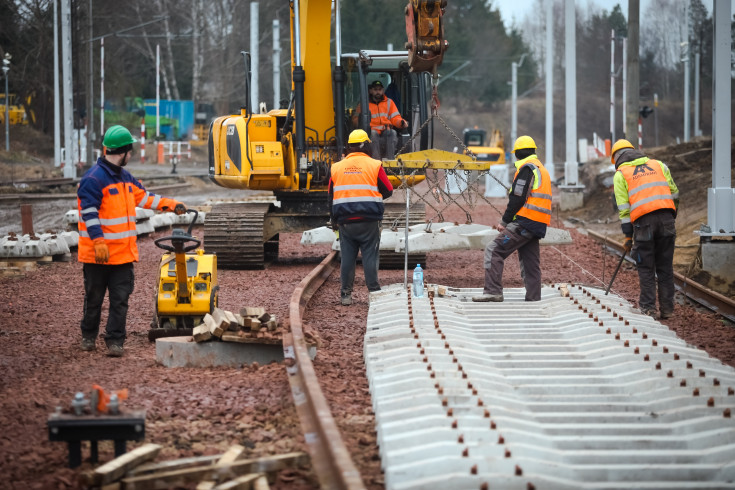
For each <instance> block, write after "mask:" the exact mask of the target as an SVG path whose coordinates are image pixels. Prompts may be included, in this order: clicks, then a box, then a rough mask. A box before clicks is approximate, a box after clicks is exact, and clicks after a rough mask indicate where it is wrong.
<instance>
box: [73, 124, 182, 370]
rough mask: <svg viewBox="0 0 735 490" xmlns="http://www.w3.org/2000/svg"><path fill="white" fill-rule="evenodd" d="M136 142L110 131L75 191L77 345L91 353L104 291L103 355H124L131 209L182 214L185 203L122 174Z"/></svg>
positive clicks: (132, 258) (134, 249)
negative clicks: (79, 271) (80, 289)
mask: <svg viewBox="0 0 735 490" xmlns="http://www.w3.org/2000/svg"><path fill="white" fill-rule="evenodd" d="M135 141H136V139H135V138H134V137H133V136H132V135H131V134H130V131H128V130H127V129H126V128H124V127H122V126H112V127H111V128H109V129H108V130H107V132H106V133H105V137H104V140H103V143H102V144H103V145H104V146H105V148H106V154H105V156H103V157H100V158H99V160H97V163H96V164H95V165H94V166H93V167H92V168H91V169H89V171H88V172H87V173H86V174H84V176H83V177H82V180H81V181H80V182H79V189H78V190H77V202H78V207H79V250H78V255H79V261H80V262H82V263H83V264H84V265H83V271H84V310H83V316H82V323H81V329H82V344H81V349H82V350H84V351H93V350H95V348H96V339H97V335H98V333H99V325H100V317H101V314H102V301H103V300H104V298H105V293H106V292H107V291H109V294H110V296H109V299H110V310H109V315H108V318H107V326H106V330H105V344H106V345H107V353H108V355H110V356H112V357H120V356H122V355H123V344H124V342H125V336H126V333H125V323H126V318H127V313H128V298H129V297H130V294H131V293H132V292H133V287H134V273H133V263H134V262H137V261H138V245H137V243H136V240H137V236H138V234H137V231H136V228H135V215H136V213H135V208H136V207H141V208H146V209H157V210H159V211H174V212H175V213H176V214H183V213H185V212H186V207H185V206H184V204H182V203H180V202H178V201H175V200H173V199H169V198H166V197H161V196H158V195H156V194H153V193H151V192H148V191H146V190H145V187H143V184H141V183H140V182H139V181H138V180H136V179H135V178H134V177H133V176H132V175H131V174H130V172H128V171H127V170H125V168H124V167H125V165H127V164H128V162H129V161H130V159H131V158H132V155H133V143H135Z"/></svg>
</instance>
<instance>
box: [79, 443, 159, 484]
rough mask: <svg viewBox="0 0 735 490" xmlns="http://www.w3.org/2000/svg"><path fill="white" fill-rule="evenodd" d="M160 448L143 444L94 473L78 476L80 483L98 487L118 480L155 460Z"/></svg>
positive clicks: (88, 472) (155, 445) (89, 472)
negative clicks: (132, 470) (147, 462)
mask: <svg viewBox="0 0 735 490" xmlns="http://www.w3.org/2000/svg"><path fill="white" fill-rule="evenodd" d="M161 447H162V446H160V445H158V444H144V445H143V446H140V447H138V448H135V449H133V450H132V451H130V452H127V453H125V454H123V455H122V456H118V457H117V458H115V459H113V460H112V461H109V462H107V463H105V464H103V465H102V466H100V467H99V468H96V469H95V470H94V471H87V472H85V473H82V474H81V475H80V476H79V479H80V482H82V483H84V484H85V485H87V486H95V487H98V486H101V485H106V484H108V483H112V482H114V481H116V480H119V479H120V478H122V477H123V476H125V474H126V473H127V472H128V471H130V470H131V469H132V468H135V467H136V466H139V465H141V464H143V463H145V462H146V461H150V460H152V459H155V458H156V456H158V453H159V452H160V451H161Z"/></svg>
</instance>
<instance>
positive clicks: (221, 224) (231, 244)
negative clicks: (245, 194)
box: [204, 203, 278, 269]
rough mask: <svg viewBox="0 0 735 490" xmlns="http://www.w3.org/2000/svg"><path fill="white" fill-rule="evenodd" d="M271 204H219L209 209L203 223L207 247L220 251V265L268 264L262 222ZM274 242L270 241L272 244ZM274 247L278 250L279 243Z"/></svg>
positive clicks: (254, 267) (224, 266) (258, 266)
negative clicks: (266, 262)
mask: <svg viewBox="0 0 735 490" xmlns="http://www.w3.org/2000/svg"><path fill="white" fill-rule="evenodd" d="M268 206H269V204H267V203H238V204H217V205H215V206H214V207H212V210H211V211H210V212H209V213H207V219H206V220H205V223H204V244H205V249H206V250H207V252H209V253H212V252H214V253H216V254H217V266H218V267H219V268H221V269H263V268H264V267H265V259H266V256H265V253H264V252H265V250H264V248H265V247H264V246H265V244H266V241H265V240H264V239H263V222H264V218H265V214H266V212H267V211H268ZM272 246H273V244H272V243H270V242H269V248H272ZM275 247H276V249H275V250H276V251H277V250H278V249H277V245H275ZM276 253H277V252H276ZM269 255H270V254H269Z"/></svg>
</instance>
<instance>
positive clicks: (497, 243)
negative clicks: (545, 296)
mask: <svg viewBox="0 0 735 490" xmlns="http://www.w3.org/2000/svg"><path fill="white" fill-rule="evenodd" d="M516 250H518V261H519V262H520V264H521V277H522V278H523V284H524V285H525V286H526V301H539V300H540V299H541V259H540V256H539V253H540V252H539V239H538V237H536V236H535V235H533V234H532V233H531V232H529V231H528V230H526V229H525V228H523V227H522V226H521V225H519V224H518V223H510V224H509V225H508V226H507V227H506V228H505V230H503V231H502V232H500V234H498V236H497V238H496V239H495V240H493V241H492V242H490V243H488V244H487V247H485V288H484V290H483V293H484V294H493V295H501V294H503V266H504V265H505V259H506V258H507V257H508V256H509V255H510V254H512V253H513V252H515V251H516Z"/></svg>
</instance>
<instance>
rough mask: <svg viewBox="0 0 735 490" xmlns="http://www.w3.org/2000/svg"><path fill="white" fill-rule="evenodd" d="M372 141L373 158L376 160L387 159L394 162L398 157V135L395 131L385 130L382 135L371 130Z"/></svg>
mask: <svg viewBox="0 0 735 490" xmlns="http://www.w3.org/2000/svg"><path fill="white" fill-rule="evenodd" d="M370 141H371V143H370V144H371V145H372V153H373V154H372V157H373V158H375V159H376V160H380V159H382V158H387V159H388V160H392V159H393V157H395V156H396V144H397V143H398V133H397V132H396V130H395V129H392V128H389V129H384V130H383V132H382V133H378V132H377V131H375V130H374V129H373V130H370Z"/></svg>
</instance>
